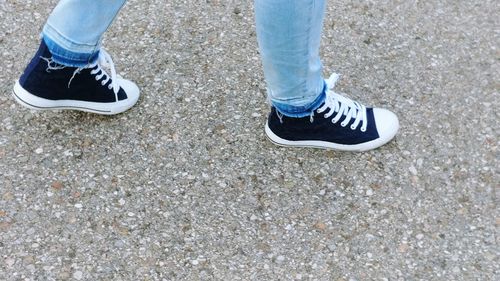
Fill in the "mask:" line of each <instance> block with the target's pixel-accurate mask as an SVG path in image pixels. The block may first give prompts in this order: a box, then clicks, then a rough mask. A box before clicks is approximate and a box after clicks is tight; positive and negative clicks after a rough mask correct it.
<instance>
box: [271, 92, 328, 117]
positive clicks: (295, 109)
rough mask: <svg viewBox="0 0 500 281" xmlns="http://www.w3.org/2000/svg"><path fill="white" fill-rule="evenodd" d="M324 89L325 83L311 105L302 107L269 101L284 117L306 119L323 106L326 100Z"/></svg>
mask: <svg viewBox="0 0 500 281" xmlns="http://www.w3.org/2000/svg"><path fill="white" fill-rule="evenodd" d="M326 87H327V86H326V83H325V84H324V86H323V91H321V93H320V94H319V96H318V97H317V98H316V99H315V100H314V101H313V102H312V103H310V104H307V105H304V106H294V105H289V104H285V103H280V102H276V101H271V103H272V105H273V106H274V107H275V108H276V110H277V111H278V112H279V113H281V114H283V115H285V116H288V117H296V118H301V117H306V116H309V115H311V113H312V112H313V111H314V110H316V109H318V108H319V106H320V105H321V104H323V102H324V101H325V99H326Z"/></svg>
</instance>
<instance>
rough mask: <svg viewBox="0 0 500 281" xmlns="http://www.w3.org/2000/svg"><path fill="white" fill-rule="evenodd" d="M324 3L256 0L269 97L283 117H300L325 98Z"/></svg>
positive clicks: (314, 0) (257, 20) (303, 0)
mask: <svg viewBox="0 0 500 281" xmlns="http://www.w3.org/2000/svg"><path fill="white" fill-rule="evenodd" d="M324 13H325V0H255V16H256V28H257V39H258V42H259V49H260V53H261V57H262V63H263V66H264V75H265V77H266V82H267V87H268V96H269V99H270V100H271V103H272V104H273V105H274V106H275V107H276V108H277V109H278V110H279V111H280V112H281V113H283V114H284V115H287V116H291V117H303V116H307V115H309V114H310V112H311V111H312V110H315V109H316V108H317V107H318V106H319V105H320V104H321V103H322V102H323V101H324V98H325V94H324V87H325V85H324V84H325V82H324V80H323V77H322V75H321V72H322V64H321V60H320V57H319V47H320V41H321V30H322V26H323V17H324Z"/></svg>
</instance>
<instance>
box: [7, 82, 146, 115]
mask: <svg viewBox="0 0 500 281" xmlns="http://www.w3.org/2000/svg"><path fill="white" fill-rule="evenodd" d="M122 84H123V85H122ZM120 85H122V87H123V86H125V87H123V88H124V89H125V92H126V93H127V97H128V98H127V99H125V100H121V101H117V102H110V103H99V102H88V101H77V100H49V99H44V98H40V97H37V96H35V95H33V94H31V93H30V92H28V91H26V90H25V89H24V88H23V87H22V86H21V84H19V81H17V82H16V84H15V85H14V89H13V92H12V95H13V96H14V98H15V100H16V101H17V102H18V103H19V104H21V105H23V106H25V107H27V108H30V109H34V110H79V111H85V112H91V113H96V114H103V115H114V114H119V113H122V112H124V111H127V110H128V109H130V108H131V107H132V106H134V105H135V104H136V103H137V101H138V100H139V89H138V88H137V86H136V85H135V84H134V83H132V82H130V81H128V80H124V79H121V81H120Z"/></svg>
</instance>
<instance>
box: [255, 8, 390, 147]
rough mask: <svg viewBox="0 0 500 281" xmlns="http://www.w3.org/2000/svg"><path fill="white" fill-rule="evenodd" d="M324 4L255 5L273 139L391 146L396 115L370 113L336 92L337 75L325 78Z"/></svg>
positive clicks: (282, 142) (376, 110) (306, 143)
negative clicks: (322, 56)
mask: <svg viewBox="0 0 500 281" xmlns="http://www.w3.org/2000/svg"><path fill="white" fill-rule="evenodd" d="M324 13H325V0H255V16H256V29H257V37H258V42H259V47H260V52H261V56H262V63H263V66H264V76H265V78H266V82H267V88H268V97H269V100H270V101H271V105H272V107H271V113H270V114H269V118H268V121H267V124H266V127H265V129H266V135H267V136H268V137H269V139H270V140H271V141H272V142H274V143H276V144H278V145H283V146H301V147H318V148H328V149H338V150H347V151H365V150H370V149H374V148H377V147H379V146H381V145H383V144H385V143H387V142H388V141H390V140H391V139H392V138H393V137H394V136H395V135H396V133H397V131H398V128H399V122H398V119H397V117H396V115H394V114H393V113H392V112H390V111H388V110H385V109H380V108H366V107H365V106H363V105H362V104H360V103H359V102H355V101H352V100H350V99H348V98H346V97H343V96H341V95H339V94H337V93H335V92H334V91H333V88H334V86H335V83H336V80H337V78H338V75H332V76H331V77H330V79H328V80H327V81H325V80H323V78H322V76H321V71H322V69H321V68H322V66H321V60H320V57H319V47H320V39H321V29H322V22H323V16H324Z"/></svg>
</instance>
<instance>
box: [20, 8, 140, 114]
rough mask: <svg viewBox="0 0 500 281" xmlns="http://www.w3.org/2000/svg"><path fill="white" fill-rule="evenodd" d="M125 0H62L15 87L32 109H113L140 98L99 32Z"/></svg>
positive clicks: (116, 110)
mask: <svg viewBox="0 0 500 281" xmlns="http://www.w3.org/2000/svg"><path fill="white" fill-rule="evenodd" d="M125 2H126V0H102V1H97V0H62V1H60V2H59V4H58V5H57V7H56V8H55V9H54V11H53V12H52V14H51V15H50V17H49V19H48V21H47V23H46V24H45V26H44V28H43V32H42V42H41V44H40V47H39V49H38V51H37V53H36V54H35V56H34V57H33V59H32V60H31V62H30V64H29V65H28V66H27V67H26V69H25V71H24V73H23V75H21V78H20V79H19V81H18V82H16V84H15V86H14V92H13V94H14V97H15V99H16V100H17V101H18V102H19V103H20V104H22V105H24V106H26V107H29V108H32V109H73V110H81V111H88V112H93V113H98V114H107V115H110V114H117V113H121V112H123V111H126V110H127V109H129V108H131V107H132V106H133V105H134V104H135V103H136V102H137V100H138V99H139V89H138V88H137V86H136V85H135V84H134V83H133V82H131V81H128V80H125V79H123V78H121V77H120V76H118V75H117V74H116V71H115V67H114V64H113V61H112V60H111V57H110V56H109V54H108V53H107V52H106V51H105V50H104V49H102V48H101V46H100V44H101V38H102V35H103V33H104V32H105V31H106V30H107V29H108V27H109V25H110V24H111V22H112V21H113V19H114V18H115V16H116V15H117V13H118V12H119V10H120V8H121V7H122V6H123V4H124V3H125Z"/></svg>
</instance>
